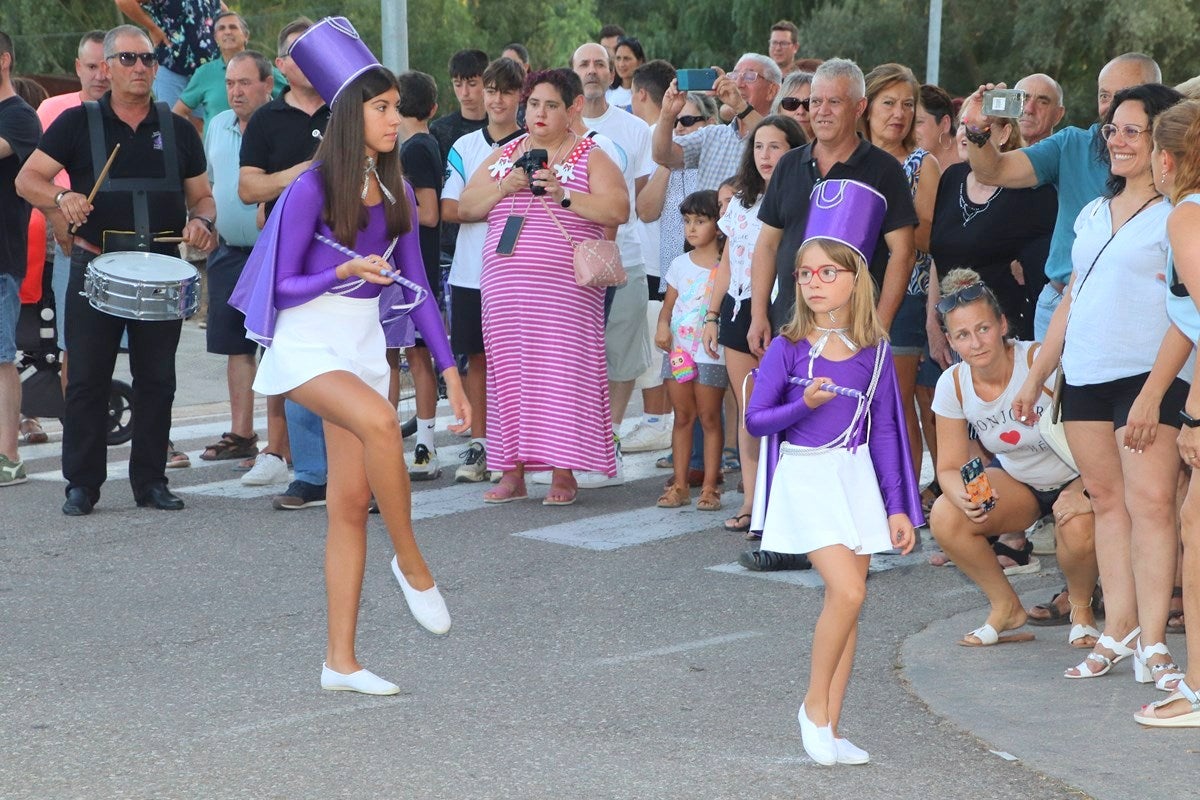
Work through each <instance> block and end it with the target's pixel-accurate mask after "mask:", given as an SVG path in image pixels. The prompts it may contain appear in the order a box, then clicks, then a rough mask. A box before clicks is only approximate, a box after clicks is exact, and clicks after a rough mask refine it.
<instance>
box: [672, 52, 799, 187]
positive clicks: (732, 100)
mask: <svg viewBox="0 0 1200 800" xmlns="http://www.w3.org/2000/svg"><path fill="white" fill-rule="evenodd" d="M713 69H714V70H716V72H717V81H716V83H715V84H713V94H715V95H716V96H717V97H719V98H720V100H721V102H722V103H724V104H725V105H727V106H729V107H730V108H731V109H733V111H734V118H733V120H732V121H731V122H730V123H729V124H728V125H708V126H705V127H703V128H701V129H700V130H698V131H693V132H692V133H689V134H687V135H685V136H680V137H678V138H675V137H673V136H672V131H674V130H675V121H676V118H677V117H678V116H679V112H681V111H682V110H683V104H684V103H686V102H687V93H686V92H681V91H679V88H678V86H676V82H675V81H671V86H670V87H669V88H668V89H667V91H666V93H665V94H664V95H663V103H662V111H661V113H660V114H659V118H658V125H656V126H655V128H654V133H653V135H652V136H651V147H652V151H653V155H654V161H655V162H656V163H658V164H660V165H661V166H664V167H666V168H667V169H685V168H686V169H693V168H695V169H699V170H700V172H699V180H698V181H697V184H696V191H702V190H704V189H712V190H714V191H715V190H716V189H717V188H719V187H720V185H721V182H722V181H724V180H725V179H726V178H730V177H732V176H733V175H735V174H736V173H737V170H738V160H739V159H740V158H741V156H742V145H743V142H744V140H745V138H746V136H747V135H748V134H749V133H750V131H751V130H753V128H754V126H755V125H756V124H758V122H759V120H761V119H762V118H763V117H765V116H766V115H767V114H769V113H770V112H771V102H772V101H773V100H774V99H775V95H776V94H778V93H779V85H780V83H782V82H783V73H782V72H780V71H779V67H778V66H777V65H776V64H775V62H774V61H772V60H771V59H769V58H767V57H766V56H764V55H759V54H758V53H746V54H745V55H743V56H742V57H741V58H739V59H738V62H737V66H736V67H734V70H733V72H730V73H728V74H726V73H725V71H724V70H723V69H721V68H720V67H713Z"/></svg>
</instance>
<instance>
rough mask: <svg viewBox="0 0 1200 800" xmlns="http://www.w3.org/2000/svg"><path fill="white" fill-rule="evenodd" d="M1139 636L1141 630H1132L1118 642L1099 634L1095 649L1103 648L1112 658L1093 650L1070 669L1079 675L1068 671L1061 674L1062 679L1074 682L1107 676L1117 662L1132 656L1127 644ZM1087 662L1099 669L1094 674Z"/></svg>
mask: <svg viewBox="0 0 1200 800" xmlns="http://www.w3.org/2000/svg"><path fill="white" fill-rule="evenodd" d="M1141 634H1142V629H1141V628H1134V629H1133V630H1131V631H1130V632H1129V635H1128V636H1126V637H1125V638H1124V639H1122V640H1121V641H1119V642H1118V641H1117V640H1116V639H1114V638H1112V637H1111V636H1109V635H1108V634H1107V633H1105V634H1101V635H1100V638H1099V639H1098V640H1097V641H1096V647H1103V648H1104V649H1105V650H1108V651H1109V652H1111V653H1112V654H1113V655H1112V658H1109V657H1108V656H1106V655H1104V654H1103V653H1097V652H1096V651H1095V650H1092V652H1090V653H1088V654H1087V658H1085V659H1084V660H1083V661H1081V662H1079V663H1078V664H1077V665H1075V666H1074V667H1071V669H1074V670H1076V671H1077V672H1078V673H1079V674H1078V675H1072V674H1071V670H1070V669H1068V670H1067V671H1066V672H1064V673H1063V677H1064V678H1069V679H1071V680H1075V679H1077V678H1099V677H1100V676H1101V675H1107V674H1108V672H1109V670H1111V669H1112V668H1113V667H1115V666H1116V665H1117V664H1118V663H1119V662H1121V661H1124V660H1125V659H1127V658H1129V657H1130V656H1131V655H1133V654H1134V649H1133V648H1132V647H1130V646H1129V643H1130V642H1132V641H1133V640H1134V639H1137V637H1138V636H1140V635H1141ZM1089 661H1094V662H1096V663H1097V664H1099V665H1100V669H1099V670H1097V671H1096V672H1092V670H1091V669H1089V668H1088V662H1089Z"/></svg>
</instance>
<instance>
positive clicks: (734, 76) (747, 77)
mask: <svg viewBox="0 0 1200 800" xmlns="http://www.w3.org/2000/svg"><path fill="white" fill-rule="evenodd" d="M726 77H727V78H729V80H731V81H745V82H746V83H754V82H755V81H756V80H758V79H759V78H760V77H762V76H761V75H759V74H758V73H757V72H755V71H754V70H752V69H744V70H742V71H741V72H731V73H729V74H728V75H727V76H726Z"/></svg>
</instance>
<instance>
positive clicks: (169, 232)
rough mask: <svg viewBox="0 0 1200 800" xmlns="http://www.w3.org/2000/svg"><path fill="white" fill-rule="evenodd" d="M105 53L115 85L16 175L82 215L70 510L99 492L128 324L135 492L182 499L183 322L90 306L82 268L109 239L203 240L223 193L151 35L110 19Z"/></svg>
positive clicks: (70, 307)
mask: <svg viewBox="0 0 1200 800" xmlns="http://www.w3.org/2000/svg"><path fill="white" fill-rule="evenodd" d="M104 58H105V61H106V63H107V64H108V69H109V72H110V74H111V76H112V90H111V91H110V92H109V93H108V94H106V95H105V96H104V97H103V98H101V99H100V101H99V103H98V104H95V105H92V104H91V103H90V102H89V103H85V104H84V105H83V106H81V107H79V108H72V109H68V110H67V111H64V112H63V113H62V115H61V116H59V118H58V119H57V120H55V122H54V124H53V125H51V126H50V128H49V130H47V131H46V133H45V135H44V136H43V137H42V141H41V144H40V145H39V146H38V149H37V151H35V152H34V154H33V155H32V156H30V158H29V161H28V162H27V163H26V165H25V167H24V169H22V170H21V174H20V175H18V176H17V191H18V192H20V193H21V195H22V196H23V197H24V198H25V199H26V200H28V201H29V202H30V203H32V204H33V205H35V206H37V207H39V208H43V209H47V210H51V209H55V208H57V209H58V210H60V211H61V212H62V214H63V216H64V217H65V218H66V221H67V222H68V223H69V224H71V225H75V226H78V230H77V231H76V234H75V238H74V241H73V243H72V244H73V246H72V248H71V276H70V280H69V282H68V286H67V307H66V324H67V339H68V341H70V342H71V354H72V359H71V371H70V374H69V375H68V378H67V404H66V412H65V414H64V418H63V474H64V475H65V476H66V478H67V492H66V494H67V501H66V503H65V504H64V505H63V513H64V514H67V515H68V516H81V515H84V514H89V513H91V511H92V506H93V505H94V504H95V503H96V501H97V500H99V498H100V487H101V485H102V484H103V483H104V480H105V477H106V475H107V465H106V462H107V457H106V449H107V444H106V438H107V434H108V427H109V420H108V397H109V393H110V387H111V382H112V374H113V367H114V366H115V364H116V359H117V350H118V348H119V347H120V343H121V336H122V334H123V333H125V332H126V331H128V335H129V364H130V371H131V372H132V373H133V413H134V417H135V419H136V420H137V424H136V425H135V426H134V430H133V451H132V453H131V454H130V457H129V480H130V483H131V484H132V485H133V496H134V499H135V500H136V501H137V504H138V505H139V506H151V507H153V508H158V509H163V510H169V511H174V510H178V509H181V508H183V501H182V500H180V499H179V498H178V497H176V496H175V495H173V494H171V492H170V491H169V490H168V489H167V478H166V474H165V471H164V470H165V467H166V453H167V437H168V436H169V435H170V431H171V404H172V403H173V402H174V400H175V349H176V347H177V346H178V344H179V333H180V329H181V328H182V325H183V322H182V320H172V321H162V322H160V321H147V320H137V321H133V320H126V319H122V318H121V317H117V316H113V315H112V314H107V313H104V312H102V311H98V310H96V309H94V308H92V307H91V306H90V305H89V304H88V301H87V299H86V298H84V297H82V296H81V292H82V290H83V282H84V280H83V279H84V270H85V268H86V267H87V265H88V263H89V262H90V261H91V260H92V259H93V258H95V257H96V256H97V255H99V254H100V252H101V247H102V246H103V247H105V248H106V249H107V250H110V251H116V250H135V249H144V250H160V251H161V252H168V251H167V250H161V248H163V245H160V244H159V245H156V244H155V243H154V242H153V241H152V237H155V236H162V235H165V236H182V237H183V241H184V242H186V243H187V244H189V245H191V246H192V247H197V248H200V249H201V250H206V251H207V250H210V249H212V247H213V245H215V243H216V236H215V235H214V234H213V222H214V220H215V218H216V204H215V203H214V202H213V197H212V191H211V189H210V188H209V184H208V175H207V174H206V171H205V166H206V165H205V161H204V148H203V146H202V145H201V143H200V137H199V135H198V134H197V133H196V129H195V128H194V127H193V126H192V125H191V123H189V122H188V121H187V120H185V119H183V118H181V117H177V116H175V115H174V114H172V113H171V112H170V109H168V108H167V107H166V106H165V105H164V104H162V103H159V104H155V103H153V102H152V100H151V94H150V87H151V85H152V83H153V81H154V73H155V71H156V70H157V69H158V63H157V62H156V61H155V59H154V48H153V46H151V44H150V39H149V38H148V37H147V36H146V34H145V33H144V32H143V31H142V30H141V29H139V28H135V27H134V26H132V25H121V26H118V27H116V28H113V29H112V30H111V31H109V32H108V33H107V34H106V35H105V37H104ZM117 144H120V145H121V151H120V153H119V154H118V155H117V157H116V160H115V161H114V162H113V165H112V168H111V170H110V172H109V174H108V178H107V179H106V181H105V183H104V185H103V186H101V187H100V191H99V192H98V193H97V194H96V197H95V200H94V205H93V204H91V203H88V200H87V196H86V195H85V194H84V192H86V191H88V190H90V188H91V187H92V186H93V185H95V183H96V176H97V175H99V173H100V171H101V169H102V168H103V166H104V161H105V160H106V159H107V156H108V154H109V153H111V152H112V151H113V149H114V146H115V145H117ZM62 169H66V171H67V175H68V176H69V177H70V179H71V186H74V187H78V188H79V189H80V191H64V190H62V189H61V188H60V187H58V186H57V185H55V184H54V183H53V182H52V179H53V178H54V176H55V175H57V174H58V172H59V171H60V170H62ZM130 230H133V233H132V234H129V233H128V232H129V231H130ZM121 232H126V233H125V234H124V235H121ZM122 240H123V241H122ZM167 247H168V248H173V246H167ZM168 254H170V253H169V252H168ZM174 255H178V251H177V250H176V251H175V253H174Z"/></svg>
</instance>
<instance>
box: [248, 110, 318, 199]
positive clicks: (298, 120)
mask: <svg viewBox="0 0 1200 800" xmlns="http://www.w3.org/2000/svg"><path fill="white" fill-rule="evenodd" d="M290 91H291V87H288V88H287V89H284V90H283V94H281V95H279V97H277V98H276V99H274V100H272V101H271V102H269V103H267V104H266V105H264V106H262V107H261V108H259V109H258V110H257V111H255V112H254V114H253V115H252V116H251V117H250V121H249V122H247V123H246V130H245V132H243V133H242V152H241V166H243V167H257V168H258V169H261V170H262V171H263V172H266V173H267V174H268V175H269V174H272V173H275V172H282V171H283V170H285V169H288V168H290V167H294V166H296V165H297V164H299V163H301V162H303V161H308V160H309V159H310V158H312V157H313V154H315V153H316V152H317V145H319V144H320V143H321V136H322V135H323V134H324V133H325V126H326V125H328V124H329V106H321V107H320V108H318V109H317V111H316V113H315V114H312V115H311V116H310V115H308V114H306V113H304V112H303V111H301V110H300V109H298V108H296V107H295V106H291V105H288V103H287V100H285V99H284V98H286V97H287V93H288V92H290ZM274 207H275V201H274V200H269V201H267V207H266V212H267V215H268V216H269V215H270V213H271V209H272V208H274Z"/></svg>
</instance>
